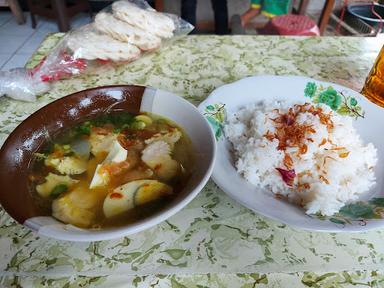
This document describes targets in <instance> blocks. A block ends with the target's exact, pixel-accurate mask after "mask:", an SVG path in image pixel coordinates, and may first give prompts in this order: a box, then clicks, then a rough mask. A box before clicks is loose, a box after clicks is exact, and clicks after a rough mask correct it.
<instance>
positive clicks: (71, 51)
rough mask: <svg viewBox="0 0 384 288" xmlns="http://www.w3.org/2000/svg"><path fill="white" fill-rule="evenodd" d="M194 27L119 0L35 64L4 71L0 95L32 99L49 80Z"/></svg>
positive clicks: (142, 50)
mask: <svg viewBox="0 0 384 288" xmlns="http://www.w3.org/2000/svg"><path fill="white" fill-rule="evenodd" d="M192 30H193V26H192V25H191V24H189V23H188V22H186V21H184V20H182V19H181V18H180V17H178V16H176V15H172V14H166V13H160V12H157V11H156V10H154V9H152V8H151V7H150V6H149V4H148V3H147V2H146V1H144V0H120V1H116V2H114V3H113V4H112V5H110V6H108V7H107V8H106V9H104V10H102V11H100V12H99V13H98V14H97V15H96V16H95V19H94V21H93V22H92V23H90V24H87V25H85V26H82V27H80V28H79V29H75V30H72V31H70V32H69V33H67V34H66V35H65V37H64V38H63V39H62V40H61V41H60V42H59V43H58V45H57V46H56V47H55V48H54V49H53V50H52V51H51V53H50V54H49V55H48V56H47V57H46V58H44V59H43V60H42V61H41V62H40V63H39V65H37V66H36V67H35V68H33V69H18V70H11V71H7V72H5V73H0V95H4V94H5V95H7V96H9V97H11V98H14V99H17V100H25V101H33V100H34V99H35V97H36V95H38V94H40V93H43V92H46V91H47V90H48V89H49V86H48V83H49V82H52V81H56V80H60V79H63V78H68V77H72V76H76V75H79V74H83V73H87V72H89V71H91V70H92V69H93V68H95V67H97V66H99V65H105V64H107V63H122V62H123V63H128V62H132V61H134V60H136V59H138V58H140V57H142V56H143V55H145V54H147V53H151V52H153V51H155V50H157V49H159V48H160V47H162V46H164V45H168V44H169V43H171V42H172V41H174V40H176V39H178V38H179V37H181V36H185V35H187V34H188V33H189V32H191V31H192Z"/></svg>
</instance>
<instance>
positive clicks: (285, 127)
mask: <svg viewBox="0 0 384 288" xmlns="http://www.w3.org/2000/svg"><path fill="white" fill-rule="evenodd" d="M275 112H276V113H278V115H279V116H278V117H276V118H274V119H271V120H272V121H273V122H274V123H275V128H276V131H275V133H272V132H270V131H267V133H266V134H265V135H264V137H265V138H267V139H268V140H269V141H273V140H274V139H277V140H278V141H279V145H278V147H277V148H278V149H279V150H286V149H287V148H288V147H297V148H298V154H299V155H300V154H305V153H306V152H307V150H308V149H307V148H308V147H307V145H306V144H304V141H305V140H308V135H309V134H314V133H316V130H315V129H314V128H313V125H308V124H299V123H298V122H297V118H298V116H299V115H300V114H302V113H311V114H312V115H314V116H317V117H318V118H319V120H320V123H321V124H323V125H326V126H327V130H328V132H329V131H330V130H331V129H332V128H333V122H332V120H331V115H330V114H327V113H324V112H323V109H322V108H320V107H315V106H313V105H311V104H309V103H305V104H302V105H299V104H296V105H294V106H293V107H292V108H289V110H288V112H287V113H283V114H281V113H280V111H279V110H278V109H276V111H275ZM288 166H289V165H288Z"/></svg>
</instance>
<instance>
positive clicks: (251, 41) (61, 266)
mask: <svg viewBox="0 0 384 288" xmlns="http://www.w3.org/2000/svg"><path fill="white" fill-rule="evenodd" d="M61 36H62V34H54V35H52V36H50V37H48V38H47V39H46V40H45V41H44V43H43V45H42V47H41V48H40V49H39V50H38V51H37V53H35V54H34V56H33V57H32V59H31V60H30V61H29V63H28V67H33V66H34V65H36V64H37V63H38V62H39V61H40V60H41V59H42V58H43V57H44V56H45V55H46V54H47V53H48V52H49V51H50V50H51V49H52V47H53V46H54V45H55V44H56V43H57V41H59V40H60V38H61ZM382 45H383V41H382V39H381V40H380V39H379V38H371V37H369V38H356V37H275V36H255V37H254V36H212V35H207V36H188V37H186V38H183V39H180V40H179V41H177V42H174V43H173V44H172V45H170V46H168V47H164V48H162V49H161V50H159V51H156V52H155V53H152V54H149V55H147V56H145V57H143V58H141V59H140V60H137V61H135V62H132V63H130V64H122V65H119V66H113V67H111V66H103V67H100V68H99V69H97V70H94V71H92V72H90V73H89V74H87V75H82V76H80V77H77V78H72V79H67V80H62V81H58V82H55V83H54V84H53V85H52V89H51V90H50V91H49V92H48V93H46V94H44V95H41V96H40V97H39V98H38V100H37V101H36V102H33V103H25V102H19V101H15V100H12V99H9V98H6V97H1V98H0V143H3V142H4V140H5V139H6V137H7V136H8V135H9V133H10V132H11V131H12V130H13V129H14V128H15V127H16V126H17V125H18V124H19V123H20V122H21V121H22V120H23V119H25V118H26V117H28V116H29V115H31V113H33V112H34V111H36V110H37V109H39V108H40V107H42V106H44V105H46V104H48V103H50V102H52V101H54V100H56V99H58V98H60V97H63V96H65V95H68V94H71V93H73V92H75V91H79V90H83V89H87V88H92V87H96V86H101V85H114V84H137V85H148V86H152V87H155V88H160V89H164V90H168V91H171V92H173V93H175V94H178V95H180V96H181V97H184V98H185V99H187V100H189V101H191V102H192V103H193V104H196V105H197V104H198V103H200V102H201V101H202V100H203V99H205V98H206V97H207V96H208V95H209V94H210V93H211V92H212V91H213V90H214V89H215V88H217V87H219V86H222V85H224V84H226V83H231V82H233V81H236V80H239V79H242V78H244V77H247V76H252V75H261V74H274V75H307V76H309V77H313V78H316V79H319V80H323V81H329V82H335V83H339V84H342V85H345V86H349V87H351V88H353V89H355V90H357V91H358V90H360V89H361V87H362V85H363V83H364V79H365V77H366V76H367V74H368V72H369V70H370V68H371V67H372V65H373V61H374V59H375V57H376V56H377V54H378V52H379V50H380V48H381V46H382ZM250 48H251V49H250ZM234 97H236V95H234ZM335 225H338V224H335ZM383 236H384V230H378V231H371V232H365V233H340V234H336V233H317V232H309V231H302V230H299V229H295V228H292V227H289V226H287V225H284V224H282V223H279V222H276V221H273V220H270V219H267V218H265V217H263V216H261V215H259V214H257V213H254V212H252V211H250V210H248V209H246V208H244V207H243V206H241V205H240V204H238V203H237V202H236V201H234V200H232V199H231V198H229V197H228V196H227V195H226V194H225V193H224V192H223V191H222V190H221V189H220V188H219V187H217V186H216V185H215V184H214V183H213V181H209V182H208V184H207V185H206V187H204V189H203V190H202V191H201V192H200V194H199V195H198V196H197V197H196V198H195V199H194V200H193V201H192V202H191V203H189V205H187V206H186V207H185V208H184V209H182V210H181V211H179V212H178V213H177V214H176V215H174V216H173V217H170V218H169V219H168V220H167V221H164V222H162V223H160V224H158V225H156V226H155V227H152V228H151V229H148V230H146V231H143V232H141V233H137V234H134V235H129V236H127V237H123V238H120V239H115V240H110V241H99V242H88V243H87V242H86V243H72V242H67V241H57V240H53V239H50V238H47V237H42V236H39V235H37V234H36V233H33V232H31V231H30V230H28V229H26V228H24V227H23V226H21V225H19V224H17V223H16V222H15V221H13V220H12V219H11V218H10V217H9V215H8V214H7V213H6V212H5V211H4V210H3V209H1V208H0V275H1V277H0V287H66V288H68V287H140V288H141V287H145V288H146V287H156V288H157V287H173V288H175V287H176V288H177V287H188V288H189V287H191V288H198V287H199V288H201V287H212V288H214V287H220V288H221V287H242V288H251V287H295V288H296V287H297V288H301V287H329V288H331V287H341V288H346V287H383V285H384V284H383V283H384V282H383V281H384V276H383V272H384V271H383V267H384V242H383Z"/></svg>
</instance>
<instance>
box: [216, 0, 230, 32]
mask: <svg viewBox="0 0 384 288" xmlns="http://www.w3.org/2000/svg"><path fill="white" fill-rule="evenodd" d="M212 8H213V12H214V13H215V33H216V34H219V35H224V34H228V5H227V0H212Z"/></svg>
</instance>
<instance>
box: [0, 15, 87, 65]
mask: <svg viewBox="0 0 384 288" xmlns="http://www.w3.org/2000/svg"><path fill="white" fill-rule="evenodd" d="M25 16H26V19H27V23H25V24H24V25H18V24H17V23H16V20H15V19H14V18H13V16H12V14H11V13H10V12H7V11H0V70H9V69H12V68H16V67H23V66H24V65H25V63H26V62H27V61H28V59H29V57H31V55H32V53H33V52H35V51H36V49H37V48H38V47H39V45H40V43H41V42H42V41H43V40H44V38H45V37H46V36H47V34H48V33H54V32H58V28H57V24H56V22H54V21H50V20H48V19H44V18H39V17H37V27H36V29H32V26H31V18H30V15H29V13H25ZM89 22H90V17H89V14H80V15H78V16H76V17H75V18H73V19H72V22H71V27H72V28H76V27H79V26H81V25H84V24H86V23H89Z"/></svg>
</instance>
